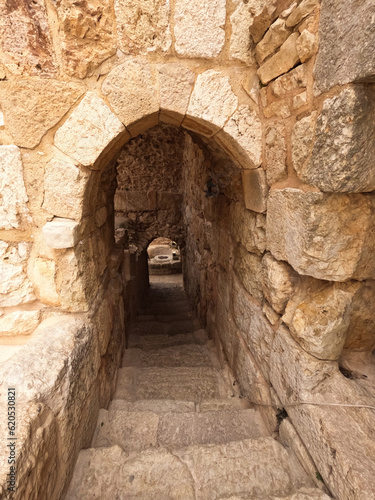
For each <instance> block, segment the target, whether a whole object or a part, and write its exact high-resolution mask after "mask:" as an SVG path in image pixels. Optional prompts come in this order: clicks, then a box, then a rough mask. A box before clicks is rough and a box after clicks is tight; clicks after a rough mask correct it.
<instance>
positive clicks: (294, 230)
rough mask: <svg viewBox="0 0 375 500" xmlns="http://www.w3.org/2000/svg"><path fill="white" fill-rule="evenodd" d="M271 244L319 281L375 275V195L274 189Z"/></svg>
mask: <svg viewBox="0 0 375 500" xmlns="http://www.w3.org/2000/svg"><path fill="white" fill-rule="evenodd" d="M267 207H268V208H267V211H268V213H267V246H268V249H269V250H270V251H271V253H272V254H273V255H274V257H276V259H278V260H285V261H287V262H289V264H290V265H291V266H292V267H293V268H294V269H295V270H296V271H298V272H299V273H301V274H307V275H309V276H313V277H315V278H318V279H325V280H332V281H345V280H347V279H349V278H354V279H366V278H372V277H374V276H375V263H374V261H373V258H372V254H373V251H374V250H373V247H374V245H375V242H374V236H373V234H374V199H373V198H372V197H371V196H369V195H361V194H352V195H347V194H335V195H329V194H323V193H318V192H311V191H308V192H305V191H302V190H299V189H292V188H286V189H281V190H275V191H271V193H270V195H269V197H268V204H267Z"/></svg>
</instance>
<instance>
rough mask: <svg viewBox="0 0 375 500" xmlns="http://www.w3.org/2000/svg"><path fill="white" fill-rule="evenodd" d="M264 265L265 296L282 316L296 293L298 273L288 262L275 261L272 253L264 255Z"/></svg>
mask: <svg viewBox="0 0 375 500" xmlns="http://www.w3.org/2000/svg"><path fill="white" fill-rule="evenodd" d="M262 265H263V276H264V280H263V292H264V295H265V297H266V299H267V300H268V302H269V303H270V304H271V306H272V307H273V308H274V309H275V311H276V312H278V313H280V314H281V313H282V312H283V311H284V309H285V306H286V304H287V302H288V300H289V299H290V298H291V296H292V294H293V292H294V289H295V285H296V279H297V276H296V273H295V272H294V271H293V269H292V268H291V267H290V266H289V265H288V264H287V263H286V262H281V261H278V260H276V259H274V258H273V257H272V255H271V254H270V253H266V254H265V255H264V257H263V259H262Z"/></svg>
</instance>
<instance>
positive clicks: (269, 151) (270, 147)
mask: <svg viewBox="0 0 375 500" xmlns="http://www.w3.org/2000/svg"><path fill="white" fill-rule="evenodd" d="M265 157H266V176H267V181H268V184H269V185H270V186H272V184H274V183H275V182H278V181H282V180H283V179H285V178H286V177H287V175H288V172H287V165H286V143H285V130H284V126H283V124H276V125H275V126H270V127H268V128H267V129H266V148H265Z"/></svg>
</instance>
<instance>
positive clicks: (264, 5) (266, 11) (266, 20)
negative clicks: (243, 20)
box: [249, 0, 276, 43]
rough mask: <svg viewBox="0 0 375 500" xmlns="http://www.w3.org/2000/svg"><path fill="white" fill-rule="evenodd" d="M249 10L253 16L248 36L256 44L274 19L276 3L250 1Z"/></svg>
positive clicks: (260, 0) (261, 0) (262, 0)
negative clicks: (249, 35)
mask: <svg viewBox="0 0 375 500" xmlns="http://www.w3.org/2000/svg"><path fill="white" fill-rule="evenodd" d="M249 8H250V12H251V13H252V14H253V20H252V21H253V22H252V24H251V26H250V34H251V36H252V37H253V40H254V42H255V43H258V42H260V40H261V39H262V37H263V35H264V33H265V32H266V31H267V30H268V28H269V26H270V25H271V23H272V21H273V20H274V19H275V17H276V2H275V1H274V0H272V1H271V2H266V1H265V0H252V1H251V2H250V5H249Z"/></svg>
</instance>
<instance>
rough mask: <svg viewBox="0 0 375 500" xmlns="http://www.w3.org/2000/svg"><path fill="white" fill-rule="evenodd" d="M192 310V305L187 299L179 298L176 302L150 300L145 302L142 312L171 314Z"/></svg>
mask: <svg viewBox="0 0 375 500" xmlns="http://www.w3.org/2000/svg"><path fill="white" fill-rule="evenodd" d="M186 312H191V306H190V304H189V302H188V301H187V300H179V301H176V302H173V303H171V302H160V301H150V302H149V303H145V304H143V307H142V313H143V314H145V315H149V314H154V315H158V316H159V315H162V316H165V315H170V314H180V313H186Z"/></svg>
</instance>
